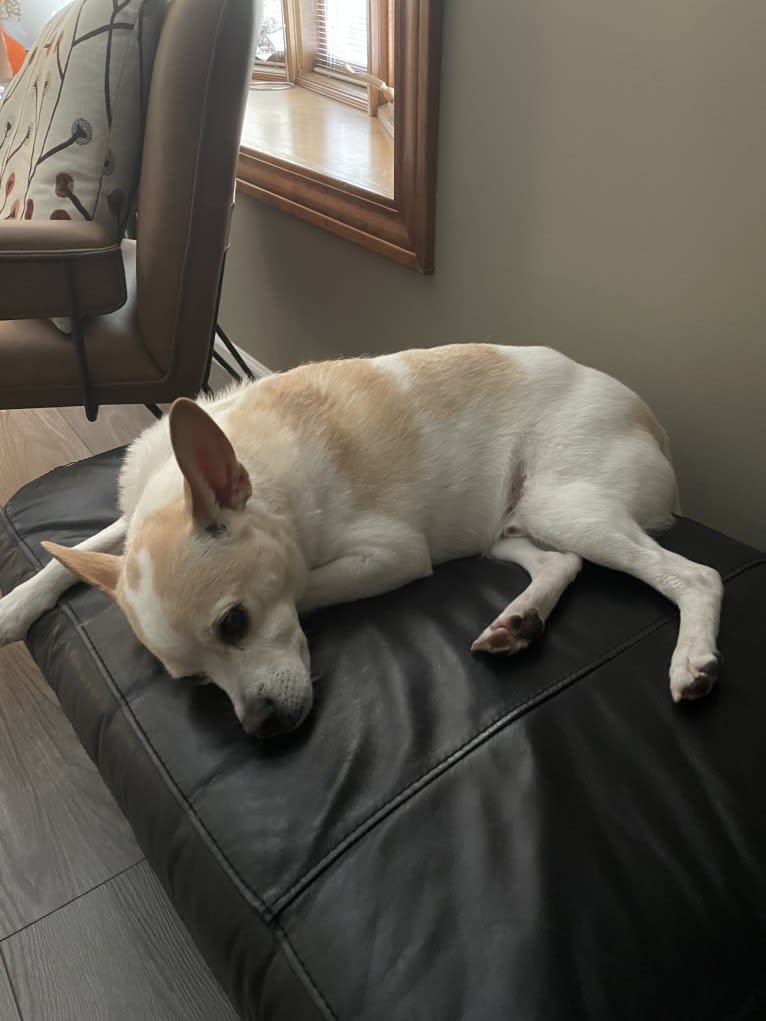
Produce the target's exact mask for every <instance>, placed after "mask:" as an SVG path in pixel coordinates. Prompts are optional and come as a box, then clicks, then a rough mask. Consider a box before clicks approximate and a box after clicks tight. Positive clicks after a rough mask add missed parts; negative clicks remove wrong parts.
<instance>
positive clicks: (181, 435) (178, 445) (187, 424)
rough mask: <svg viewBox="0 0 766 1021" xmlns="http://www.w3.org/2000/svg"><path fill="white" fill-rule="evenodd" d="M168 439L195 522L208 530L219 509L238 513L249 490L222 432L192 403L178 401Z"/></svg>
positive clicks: (246, 475)
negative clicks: (181, 473) (184, 483)
mask: <svg viewBox="0 0 766 1021" xmlns="http://www.w3.org/2000/svg"><path fill="white" fill-rule="evenodd" d="M170 437H171V442H172V444H173V451H174V453H175V455H176V460H177V461H178V465H179V467H180V469H181V471H182V472H183V474H184V477H185V479H186V482H187V491H186V492H187V500H188V501H190V502H191V511H192V515H193V517H194V520H195V521H196V522H197V523H198V524H200V525H202V526H203V527H207V526H208V525H209V524H210V523H211V522H213V521H215V519H216V516H217V511H218V509H219V508H226V509H229V510H241V509H242V508H243V507H244V506H245V504H246V503H247V500H248V499H249V497H250V495H251V493H252V488H251V486H250V477H249V476H248V474H247V471H246V470H245V469H244V468H243V466H242V465H241V464H240V463H239V461H238V460H237V457H236V455H235V453H234V448H233V447H232V445H231V443H230V442H229V440H228V437H227V436H226V434H225V433H224V432H223V430H222V429H221V428H220V427H219V426H218V425H217V424H216V423H215V422H214V421H213V419H212V418H211V417H210V416H209V415H208V414H207V413H206V412H205V411H203V409H202V408H201V407H200V406H199V405H198V404H195V403H194V402H193V401H190V400H187V399H186V398H184V397H181V398H179V399H178V400H177V401H176V402H175V403H174V405H173V407H172V408H171V410H170Z"/></svg>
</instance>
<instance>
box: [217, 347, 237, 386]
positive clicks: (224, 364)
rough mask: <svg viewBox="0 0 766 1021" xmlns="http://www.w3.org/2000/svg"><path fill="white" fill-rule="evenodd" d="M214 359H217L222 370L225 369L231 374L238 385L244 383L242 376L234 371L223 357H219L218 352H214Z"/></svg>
mask: <svg viewBox="0 0 766 1021" xmlns="http://www.w3.org/2000/svg"><path fill="white" fill-rule="evenodd" d="M213 358H215V360H216V361H217V362H218V364H219V365H220V366H221V368H222V369H225V370H226V372H228V373H229V375H230V376H231V378H232V379H236V381H237V382H238V383H241V382H242V377H241V376H240V374H239V373H238V372H237V371H236V369H234V367H233V366H231V365H230V364H229V363H228V362H227V361H226V359H225V358H224V357H223V355H219V354H218V352H217V351H213Z"/></svg>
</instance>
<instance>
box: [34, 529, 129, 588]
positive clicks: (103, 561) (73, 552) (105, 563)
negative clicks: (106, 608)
mask: <svg viewBox="0 0 766 1021" xmlns="http://www.w3.org/2000/svg"><path fill="white" fill-rule="evenodd" d="M40 545H41V546H42V547H43V549H44V550H47V551H48V553H50V554H51V556H53V557H55V558H56V560H58V561H59V563H62V564H63V565H64V567H66V568H68V569H69V570H70V571H72V573H73V574H76V575H77V577H78V578H82V580H83V581H87V582H88V584H89V585H95V586H96V588H100V589H101V591H102V592H105V593H106V594H107V595H108V596H109V597H110V599H115V598H116V591H117V582H118V581H119V580H120V573H121V571H122V557H116V556H115V555H114V554H113V553H86V552H84V551H83V550H77V549H69V548H68V547H66V546H58V545H57V544H56V543H55V542H43V543H40Z"/></svg>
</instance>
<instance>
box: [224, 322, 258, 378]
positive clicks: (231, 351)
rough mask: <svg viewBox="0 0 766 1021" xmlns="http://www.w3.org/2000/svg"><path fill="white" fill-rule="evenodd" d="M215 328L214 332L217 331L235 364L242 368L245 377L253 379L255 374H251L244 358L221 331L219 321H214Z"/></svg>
mask: <svg viewBox="0 0 766 1021" xmlns="http://www.w3.org/2000/svg"><path fill="white" fill-rule="evenodd" d="M215 329H216V332H217V334H218V336H219V337H220V338H221V340H222V341H223V344H224V347H225V348H226V350H227V351H228V352H229V354H230V355H231V357H232V358H233V359H234V361H235V362H236V363H237V365H239V367H240V369H242V371H243V372H244V374H245V375H246V376H247V378H248V379H250V380H253V379H255V376H254V375H253V371H252V369H251V368H250V366H249V365H248V364H247V362H246V361H245V360H244V358H243V357H242V355H241V354H240V353H239V351H237V349H236V347H235V346H234V345H233V344H232V342H231V341H230V340H229V338H228V337H227V336H226V334H225V333H224V332H223V327H222V326H221V324H220V323H216V327H215Z"/></svg>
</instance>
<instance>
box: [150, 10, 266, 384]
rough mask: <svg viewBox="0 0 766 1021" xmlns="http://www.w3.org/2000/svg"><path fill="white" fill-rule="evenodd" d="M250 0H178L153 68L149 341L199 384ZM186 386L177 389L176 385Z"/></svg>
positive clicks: (247, 55) (235, 141) (236, 131)
mask: <svg viewBox="0 0 766 1021" xmlns="http://www.w3.org/2000/svg"><path fill="white" fill-rule="evenodd" d="M253 8H254V4H253V0H174V2H172V3H171V5H170V7H169V9H168V13H167V17H166V21H165V24H164V27H163V30H162V35H161V38H160V42H159V46H158V48H157V55H156V58H155V62H154V70H153V72H152V80H151V89H150V93H149V104H148V109H147V116H146V129H145V133H144V149H143V157H142V164H141V179H140V184H139V193H138V220H137V245H136V248H137V251H136V260H137V262H136V277H137V297H138V308H137V314H138V325H139V328H140V331H141V334H142V338H143V341H144V344H145V346H146V348H147V350H148V351H149V353H150V354H151V356H152V357H153V358H154V360H155V361H156V362H157V364H158V365H159V366H160V367H161V368H162V369H164V370H165V371H166V372H172V373H173V374H174V375H177V376H178V377H179V379H181V380H182V381H184V380H185V370H184V365H188V366H189V380H188V381H185V382H182V385H181V388H180V389H186V390H187V391H188V392H193V391H194V390H196V389H198V388H199V386H200V385H201V383H202V381H203V380H202V373H203V372H204V366H205V358H206V356H207V355H208V354H209V350H210V344H211V339H212V335H213V330H214V327H215V316H216V312H217V305H218V294H219V285H220V279H221V273H222V269H223V262H224V257H225V252H226V248H227V245H228V236H229V224H230V219H231V210H232V205H233V200H234V182H235V174H236V163H237V155H238V153H239V145H240V134H241V126H242V118H243V114H244V105H245V100H246V96H247V88H248V85H249V81H250V69H251V67H252V54H253V42H252V40H253ZM179 392H180V390H179Z"/></svg>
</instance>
